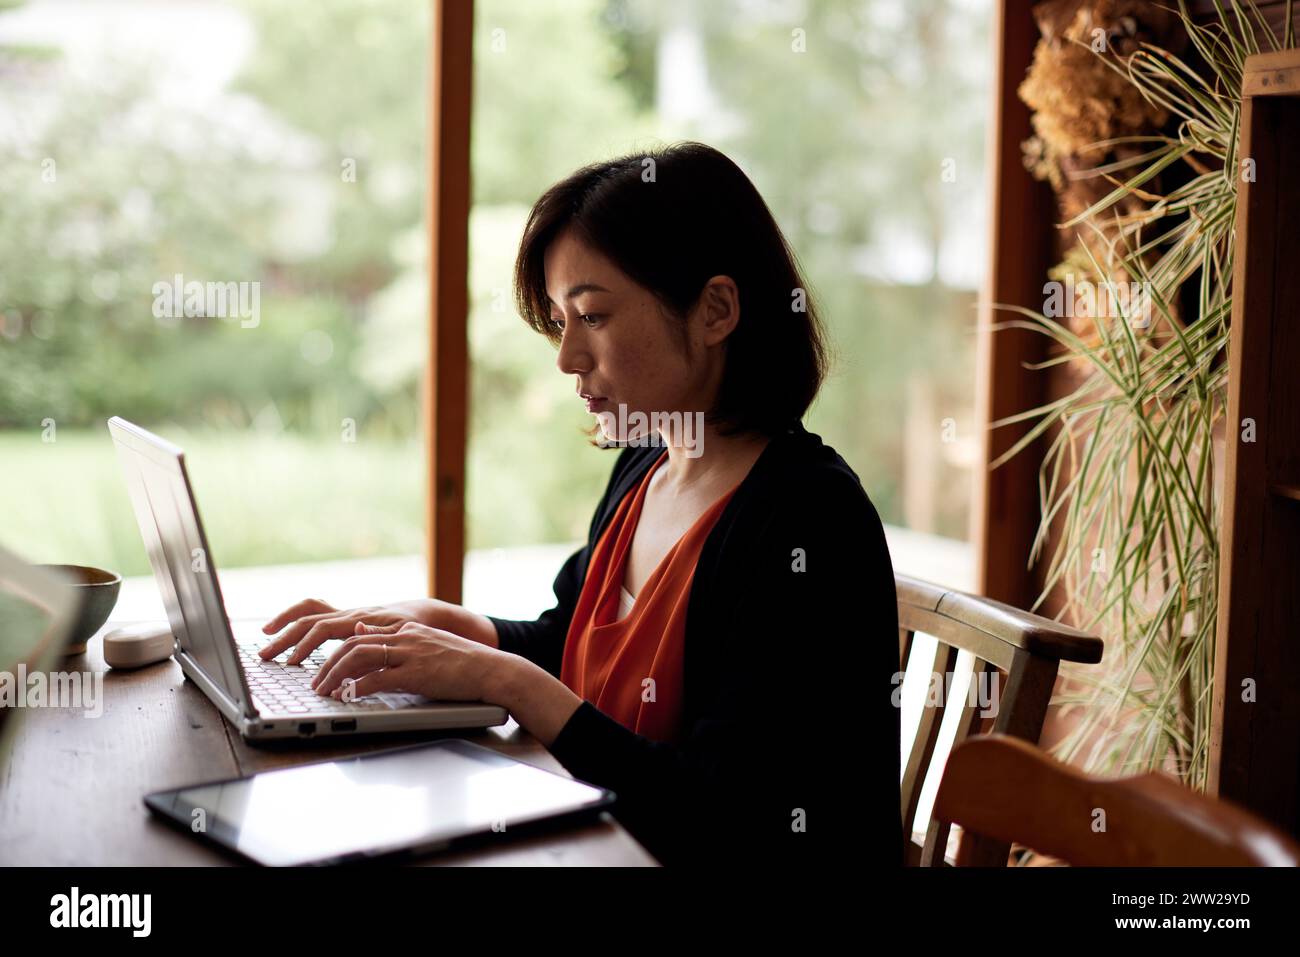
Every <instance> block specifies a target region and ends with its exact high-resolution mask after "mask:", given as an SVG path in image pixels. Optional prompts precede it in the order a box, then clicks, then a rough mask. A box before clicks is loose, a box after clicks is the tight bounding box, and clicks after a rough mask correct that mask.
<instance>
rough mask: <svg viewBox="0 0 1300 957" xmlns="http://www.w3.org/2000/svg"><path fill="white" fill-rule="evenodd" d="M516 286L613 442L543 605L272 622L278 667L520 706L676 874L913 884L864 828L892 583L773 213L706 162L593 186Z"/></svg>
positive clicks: (710, 158) (705, 155)
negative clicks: (841, 854)
mask: <svg viewBox="0 0 1300 957" xmlns="http://www.w3.org/2000/svg"><path fill="white" fill-rule="evenodd" d="M515 284H516V299H517V305H518V308H519V312H520V314H521V315H522V316H523V317H524V319H525V321H527V323H528V324H529V325H530V326H531V327H532V328H533V329H534V330H535V331H537V332H539V333H541V334H542V335H544V336H546V337H547V338H549V339H550V340H551V341H552V342H554V343H556V344H557V345H558V347H559V355H558V360H557V365H558V366H559V369H560V371H561V372H563V373H564V374H565V375H572V376H574V377H575V384H576V391H577V393H578V396H579V398H580V399H581V400H583V401H585V402H586V405H587V408H588V410H589V411H591V412H593V413H595V414H596V416H597V421H598V428H599V430H600V431H601V432H602V433H603V434H602V442H607V443H613V444H616V445H620V446H622V451H621V452H620V453H619V454H618V457H617V460H616V461H615V463H614V467H613V471H612V474H611V476H610V480H609V484H608V486H607V487H606V489H605V494H604V496H603V497H602V499H601V501H600V503H599V504H598V505H597V507H596V511H595V515H594V516H593V518H592V523H591V528H590V531H589V534H588V540H587V544H586V545H585V546H584V547H583V548H582V549H581V550H579V551H578V552H576V553H575V554H574V555H572V556H571V557H570V558H569V559H568V561H567V562H565V564H564V566H563V567H562V568H561V569H560V572H559V575H558V576H557V577H556V579H555V595H556V605H555V607H554V608H552V609H550V610H549V611H547V612H545V613H544V614H542V616H541V617H540V618H538V619H537V620H536V621H511V620H504V619H500V618H493V617H489V616H484V615H479V614H475V613H474V612H471V611H469V610H467V609H465V608H462V607H460V606H458V605H453V604H450V603H448V602H443V601H438V600H435V599H418V600H415V601H410V602H403V603H400V604H396V605H389V606H383V607H371V608H358V609H353V610H350V611H339V610H337V609H334V608H332V607H330V606H329V605H327V604H325V603H324V602H321V601H317V600H310V601H304V602H300V603H299V604H297V605H294V606H293V607H292V608H289V609H287V610H286V611H284V612H282V613H281V614H279V615H277V616H276V617H275V618H273V619H272V620H271V621H269V622H268V623H267V624H266V626H265V627H264V630H265V631H266V632H267V633H268V634H273V633H275V632H276V631H278V630H279V629H281V628H284V627H285V626H286V625H288V626H289V627H288V628H287V630H286V631H285V633H284V634H283V635H281V636H279V637H278V638H277V639H276V640H275V641H273V642H272V643H271V644H269V645H267V646H266V648H264V649H263V650H262V654H263V656H264V657H267V658H269V657H273V656H275V655H278V654H280V653H281V652H282V651H284V650H285V649H287V648H289V647H291V646H296V647H295V648H294V650H293V652H292V653H291V655H290V657H289V659H288V660H289V662H290V663H296V662H298V661H301V660H302V659H303V658H304V657H306V655H308V654H310V652H311V651H312V650H313V649H314V648H315V647H317V646H318V645H319V644H320V643H321V642H323V641H325V640H327V639H330V638H344V639H346V641H345V642H344V644H343V645H342V646H341V647H339V648H338V649H337V650H336V651H335V652H334V653H333V655H332V656H331V657H330V658H329V660H328V661H327V662H326V664H325V665H324V666H323V667H322V668H321V669H320V671H319V673H318V676H317V679H316V688H317V691H318V692H319V693H321V694H333V695H334V696H336V697H337V696H339V695H340V694H342V693H343V692H342V689H343V687H344V683H345V682H355V685H354V686H352V688H351V690H350V693H351V694H352V695H353V696H361V695H366V694H370V693H372V692H374V691H379V690H397V689H400V690H403V691H409V692H415V693H419V694H423V695H426V696H428V697H430V698H437V699H444V700H465V701H477V700H482V701H487V702H491V703H494V704H499V705H501V706H503V707H505V708H507V709H508V710H509V711H510V713H511V715H513V717H514V718H515V720H516V721H518V722H519V724H520V725H521V726H523V727H524V728H525V729H526V730H527V731H529V732H530V733H531V734H533V735H534V736H535V737H537V738H538V739H539V740H540V741H541V742H542V743H543V744H544V745H546V746H547V747H548V748H549V749H550V751H551V753H552V754H554V755H555V757H556V758H557V759H558V760H559V761H560V762H561V763H562V764H563V765H564V766H565V767H566V768H567V769H568V770H569V771H570V772H571V773H572V774H573V775H574V776H575V777H577V778H581V779H583V780H586V781H590V782H591V783H593V784H598V785H601V786H604V787H607V788H610V789H612V790H613V791H614V792H615V793H616V794H617V796H618V803H617V805H616V809H615V812H614V813H615V815H616V816H617V817H618V818H619V819H620V820H621V821H622V822H623V823H624V825H625V826H626V827H627V828H628V829H629V830H630V831H631V832H632V833H633V835H634V836H636V837H637V838H638V839H639V840H640V841H641V842H642V843H643V844H644V845H645V846H646V848H647V849H648V850H650V852H651V853H653V854H655V855H656V856H657V857H658V858H659V860H660V861H662V862H664V863H669V864H672V863H679V862H707V861H712V862H717V863H722V864H727V863H735V862H737V861H739V860H741V859H754V860H759V861H773V860H775V859H782V860H786V859H788V860H795V859H801V858H805V857H807V856H808V855H809V854H810V853H811V852H812V851H813V850H814V848H822V849H826V848H844V847H845V842H847V841H849V840H850V839H851V838H852V837H853V836H854V835H855V834H873V835H875V842H874V844H873V847H874V848H875V849H878V850H879V851H880V852H881V853H882V856H883V857H884V858H885V859H888V860H891V861H892V862H897V861H898V859H899V855H900V854H901V830H900V831H898V833H894V825H893V824H882V823H880V822H878V821H870V820H864V819H863V818H864V816H865V815H864V814H863V810H862V808H863V806H864V804H863V797H864V795H863V793H862V791H861V790H860V785H861V783H862V782H863V775H864V773H867V774H871V775H872V776H873V778H874V780H876V781H877V782H881V783H887V786H888V788H891V789H892V788H894V787H896V786H897V783H898V714H897V711H896V710H895V709H894V708H893V707H892V706H891V705H890V703H889V698H888V695H889V692H890V691H892V685H889V686H887V681H888V680H889V679H890V678H891V676H892V675H893V673H894V672H895V671H896V670H897V644H896V638H897V613H896V607H895V594H894V579H893V572H892V569H891V566H890V560H889V553H888V551H887V549H886V546H885V538H884V534H883V530H882V528H881V524H880V520H879V518H878V517H877V515H876V511H875V509H874V507H873V506H872V504H871V502H870V500H869V499H868V497H867V495H866V493H865V492H864V491H863V489H862V486H861V484H860V482H859V481H858V478H857V476H856V474H855V473H854V472H853V470H852V469H851V468H849V466H848V465H847V464H846V463H845V462H844V460H843V459H842V458H841V457H840V456H839V455H838V454H836V452H835V451H834V450H833V449H831V448H830V447H829V446H827V445H825V444H823V443H822V441H821V439H820V438H819V437H818V436H816V435H814V434H812V433H809V432H807V431H806V430H805V429H804V428H803V426H802V425H801V424H800V419H801V418H802V416H803V414H804V413H805V411H806V410H807V409H808V407H809V405H810V404H811V403H812V400H813V398H814V397H815V396H816V394H817V391H818V389H819V387H820V385H821V382H822V379H823V377H824V374H825V351H824V345H823V341H822V332H821V328H820V323H819V321H818V318H817V313H816V310H815V308H814V305H813V302H812V298H811V296H810V295H809V293H808V291H807V285H806V283H805V282H804V280H803V279H802V277H801V276H800V274H799V270H798V267H797V266H796V263H795V260H794V257H793V255H792V253H791V251H790V249H789V247H788V246H787V244H786V242H785V239H784V237H783V236H782V234H781V231H780V229H779V228H778V226H777V224H776V222H775V221H774V219H773V218H772V215H771V213H770V212H769V210H768V208H767V206H766V204H765V203H764V201H763V199H762V197H761V196H759V194H758V192H757V191H756V190H755V188H754V186H753V184H751V183H750V181H749V180H748V178H746V176H745V174H744V173H743V172H741V170H740V169H739V168H738V167H737V166H736V165H735V164H734V163H732V162H731V161H730V160H729V159H727V158H726V157H725V156H723V155H722V154H721V153H719V152H717V151H716V150H714V149H711V148H710V147H707V146H704V145H702V144H699V143H682V144H677V145H675V146H672V147H669V148H667V149H663V150H657V151H655V152H652V153H650V154H647V155H630V156H625V157H621V158H619V159H615V160H611V161H609V162H603V163H597V164H594V165H591V166H588V167H586V168H584V169H581V170H579V171H578V172H576V173H574V174H573V175H572V176H570V177H569V178H568V179H566V180H564V181H563V182H560V183H558V184H556V185H555V186H553V187H551V189H549V190H548V191H547V192H546V193H545V194H544V195H543V196H542V197H541V199H539V200H538V201H537V204H536V205H535V206H534V207H533V210H532V212H531V214H530V216H529V219H528V224H527V227H526V229H525V232H524V237H523V240H522V243H521V245H520V249H519V254H518V258H517V260H516V264H515ZM642 420H645V421H647V422H649V423H650V424H651V427H650V429H649V430H647V428H645V427H640V428H634V427H633V426H632V425H630V424H629V423H637V424H640V423H641V421H642ZM384 645H388V646H389V647H388V649H384V647H383V646H384ZM385 660H387V662H388V666H387V667H386V668H385V667H384V662H385ZM862 702H870V703H871V705H872V707H870V708H869V710H870V712H871V713H870V715H867V714H865V713H864V711H863V709H862V708H861V706H860V705H861V703H862ZM881 740H883V741H884V742H885V743H886V744H885V746H884V748H883V749H882V748H881V747H880V745H879V742H880V741H881ZM865 741H870V742H872V743H873V744H874V745H875V746H874V747H872V748H867V749H862V748H856V747H854V746H853V745H854V744H856V743H857V742H865ZM874 790H875V791H876V793H879V790H878V788H877V789H874ZM885 793H886V794H888V793H891V792H890V791H889V790H886V791H885ZM894 806H895V807H896V800H895V802H894ZM891 841H892V842H894V843H893V844H892V845H891ZM854 853H855V854H858V853H860V852H859V851H856V850H855V851H854Z"/></svg>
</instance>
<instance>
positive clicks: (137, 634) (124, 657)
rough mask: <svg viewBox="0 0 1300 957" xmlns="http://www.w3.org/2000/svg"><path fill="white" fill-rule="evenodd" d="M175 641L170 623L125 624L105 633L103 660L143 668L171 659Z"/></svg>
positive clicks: (111, 663)
mask: <svg viewBox="0 0 1300 957" xmlns="http://www.w3.org/2000/svg"><path fill="white" fill-rule="evenodd" d="M175 644H176V639H175V638H173V637H172V630H171V626H170V625H167V624H161V625H160V624H150V623H147V622H146V623H145V624H140V625H126V626H125V627H122V628H114V629H113V630H112V631H110V632H108V633H106V634H105V635H104V661H105V662H106V663H107V664H108V665H109V666H110V667H113V668H143V667H144V666H145V665H151V664H153V663H154V662H155V661H162V660H163V659H164V658H170V657H171V654H172V650H173V648H174V647H175Z"/></svg>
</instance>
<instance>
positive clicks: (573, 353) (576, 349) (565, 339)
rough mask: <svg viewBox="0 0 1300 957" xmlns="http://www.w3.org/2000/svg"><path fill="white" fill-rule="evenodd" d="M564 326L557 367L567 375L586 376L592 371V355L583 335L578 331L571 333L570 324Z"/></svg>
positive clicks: (557, 355) (556, 360)
mask: <svg viewBox="0 0 1300 957" xmlns="http://www.w3.org/2000/svg"><path fill="white" fill-rule="evenodd" d="M564 325H565V328H564V332H563V333H562V335H561V338H560V351H559V353H557V354H556V356H555V365H556V367H557V368H558V369H559V370H560V371H561V372H563V373H564V374H565V375H582V374H585V373H586V372H588V371H589V370H590V369H591V355H590V353H589V352H588V351H587V348H586V345H585V344H584V342H583V341H582V334H581V333H580V332H578V331H576V330H574V331H570V326H569V323H567V322H566V323H565V324H564Z"/></svg>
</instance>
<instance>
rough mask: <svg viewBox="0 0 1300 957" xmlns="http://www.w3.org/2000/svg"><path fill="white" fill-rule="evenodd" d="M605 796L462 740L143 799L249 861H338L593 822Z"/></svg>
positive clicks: (610, 798) (609, 800)
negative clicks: (580, 821) (586, 819)
mask: <svg viewBox="0 0 1300 957" xmlns="http://www.w3.org/2000/svg"><path fill="white" fill-rule="evenodd" d="M614 800H615V796H614V794H613V792H612V791H608V790H605V789H604V788H598V787H595V786H594V785H591V784H586V783H584V782H582V781H575V780H573V779H572V778H566V777H562V776H561V775H558V774H553V773H551V772H550V771H543V770H541V769H540V768H535V767H533V766H532V765H529V764H524V763H523V762H521V761H516V760H514V759H513V758H508V757H506V756H505V755H503V754H498V753H497V752H496V751H492V750H489V749H488V748H484V747H480V746H479V745H476V744H471V743H470V742H469V741H464V740H461V739H459V738H453V739H449V740H442V741H437V742H434V743H431V744H417V745H413V746H410V747H402V748H393V749H391V750H387V751H376V752H372V753H370V754H364V755H360V756H358V757H354V758H346V759H342V760H333V761H320V762H317V763H315V764H304V765H299V766H297V767H293V768H284V769H281V770H277V771H263V772H260V773H258V774H254V775H251V776H250V777H245V778H236V779H233V780H229V781H214V782H212V783H209V784H195V785H192V786H190V787H183V788H177V789H176V790H171V791H158V792H155V793H153V794H148V795H145V799H144V801H145V804H146V805H148V807H149V809H150V810H152V811H154V812H155V813H157V814H160V815H162V816H163V817H164V818H166V819H167V820H169V821H171V822H173V823H174V824H177V825H179V826H181V827H183V828H185V830H187V831H189V832H191V833H193V834H194V835H195V836H197V837H199V838H201V839H206V840H209V841H213V842H215V843H217V844H219V845H221V846H223V847H226V848H228V849H230V850H232V851H234V852H236V853H237V854H239V855H241V856H243V857H245V858H247V859H248V860H251V861H253V862H254V863H257V864H266V865H271V866H285V865H300V864H341V863H351V862H356V861H366V860H371V859H374V858H379V857H387V856H390V855H401V854H405V855H408V856H414V855H416V854H425V853H430V852H433V851H438V850H443V849H445V848H448V847H452V846H456V845H461V844H464V843H469V842H471V841H490V840H505V839H508V838H509V836H510V835H512V834H518V833H521V832H527V831H535V830H537V829H538V828H539V827H540V826H542V825H546V824H551V825H553V824H556V823H559V822H570V821H576V820H581V819H584V818H586V817H588V816H590V815H594V814H596V813H597V812H599V811H600V810H601V809H602V808H605V807H608V806H609V805H611V804H613V803H614Z"/></svg>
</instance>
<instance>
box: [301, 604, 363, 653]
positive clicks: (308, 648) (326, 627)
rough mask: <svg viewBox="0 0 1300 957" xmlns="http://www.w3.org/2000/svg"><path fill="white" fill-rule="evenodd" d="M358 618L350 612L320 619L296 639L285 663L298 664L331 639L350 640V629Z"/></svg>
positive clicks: (357, 615)
mask: <svg viewBox="0 0 1300 957" xmlns="http://www.w3.org/2000/svg"><path fill="white" fill-rule="evenodd" d="M360 617H361V613H360V612H351V613H348V614H345V615H341V616H336V617H332V618H322V619H321V620H320V621H318V622H316V623H315V624H314V625H312V626H311V627H310V628H308V629H307V633H306V634H305V635H303V636H302V637H301V638H299V639H298V647H297V648H295V649H293V652H292V653H291V654H290V655H289V657H288V659H287V663H288V664H291V665H296V664H298V663H299V662H300V661H302V660H303V659H304V658H306V657H307V656H308V655H310V654H311V653H312V652H313V651H315V650H316V649H317V648H318V647H319V646H320V645H321V644H322V643H324V642H326V641H329V640H330V639H331V638H350V637H351V636H352V628H353V626H354V625H355V624H356V623H357V620H358V619H359V618H360Z"/></svg>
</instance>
